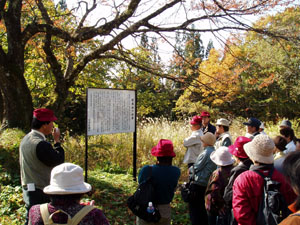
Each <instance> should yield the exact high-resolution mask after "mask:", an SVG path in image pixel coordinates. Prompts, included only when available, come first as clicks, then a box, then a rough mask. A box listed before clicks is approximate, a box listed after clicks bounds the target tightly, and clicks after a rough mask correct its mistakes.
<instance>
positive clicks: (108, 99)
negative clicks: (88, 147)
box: [87, 88, 136, 136]
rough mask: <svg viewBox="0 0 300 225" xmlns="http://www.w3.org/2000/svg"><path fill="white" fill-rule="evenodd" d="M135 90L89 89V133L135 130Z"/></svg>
mask: <svg viewBox="0 0 300 225" xmlns="http://www.w3.org/2000/svg"><path fill="white" fill-rule="evenodd" d="M135 96H136V95H135V91H134V90H117V89H96V88H88V89H87V135H88V136H90V135H98V134H113V133H128V132H135V117H136V115H135V114H136V110H135V104H136V99H135V98H136V97H135Z"/></svg>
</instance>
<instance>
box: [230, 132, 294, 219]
mask: <svg viewBox="0 0 300 225" xmlns="http://www.w3.org/2000/svg"><path fill="white" fill-rule="evenodd" d="M274 148H275V144H274V142H273V140H272V139H271V138H270V137H268V136H267V135H257V136H255V138H254V139H253V140H252V141H251V142H249V143H247V144H245V145H244V149H245V152H246V154H247V155H248V156H249V158H250V159H251V160H252V161H253V163H254V165H252V166H251V167H250V170H249V171H246V172H244V173H242V174H240V175H239V176H238V177H237V178H236V180H235V181H234V184H233V198H232V199H233V200H232V207H233V214H234V217H235V219H236V221H237V222H238V224H240V225H248V224H249V225H255V224H256V217H257V212H258V208H259V204H260V202H261V200H262V193H263V185H264V180H263V178H262V177H261V176H260V175H259V174H257V173H256V172H254V171H253V170H256V171H257V170H258V171H260V172H261V173H263V174H264V175H266V176H267V175H268V173H269V171H270V170H271V169H272V168H274V166H273V162H274V158H273V150H274ZM272 180H274V181H278V182H280V183H281V186H280V192H281V193H282V195H283V196H284V198H285V201H286V203H287V204H291V203H292V202H293V201H294V200H295V198H296V195H295V193H294V192H293V190H292V188H291V186H290V185H289V183H288V182H287V181H286V180H285V178H284V176H283V175H282V174H281V173H279V172H278V171H277V170H276V169H274V171H273V174H272Z"/></svg>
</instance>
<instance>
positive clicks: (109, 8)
mask: <svg viewBox="0 0 300 225" xmlns="http://www.w3.org/2000/svg"><path fill="white" fill-rule="evenodd" d="M289 2H292V1H288V0H270V1H235V0H230V1H226V2H221V1H220V2H219V1H214V0H213V1H189V2H185V1H182V0H172V1H168V2H164V1H162V2H159V3H157V2H149V1H147V2H144V1H141V0H128V1H124V2H123V3H122V4H118V3H117V2H116V1H96V0H91V1H88V2H85V1H80V2H78V5H76V6H75V7H74V8H73V9H71V7H70V6H68V8H67V7H66V1H60V3H59V5H58V6H55V5H54V3H53V1H51V0H44V1H41V0H28V1H22V0H2V1H0V41H1V42H0V91H1V97H2V101H1V102H3V108H1V110H0V113H1V114H2V115H3V123H2V126H4V127H19V128H22V129H28V128H29V125H30V121H31V116H32V110H33V100H32V95H31V90H30V89H29V86H28V84H27V81H28V80H26V77H25V74H28V76H32V75H33V76H34V72H35V70H36V68H32V67H30V66H28V65H27V62H26V60H28V59H30V57H31V56H32V54H31V51H32V49H30V48H29V45H30V42H34V45H35V46H38V48H40V57H41V58H42V60H41V62H40V63H41V64H43V65H42V66H40V67H39V69H40V70H43V74H44V76H49V78H50V77H51V80H52V83H50V84H49V86H48V85H47V86H46V87H41V88H48V87H49V89H50V90H51V91H52V94H51V98H49V99H47V100H48V101H47V103H46V104H45V106H47V107H49V108H52V109H54V110H55V112H56V114H57V115H58V117H59V118H61V117H62V116H63V112H64V110H65V107H66V104H65V103H66V100H67V99H68V97H69V94H70V89H71V88H72V87H73V86H74V85H75V82H76V80H77V79H78V77H79V76H80V75H84V74H83V71H84V69H85V67H86V66H88V65H89V64H90V63H91V62H93V61H96V60H105V59H116V60H119V61H123V62H126V63H128V64H129V65H131V66H134V67H136V68H138V69H141V70H144V71H147V72H150V73H152V74H154V75H156V76H160V77H166V78H169V79H173V80H178V79H177V77H174V76H171V75H170V74H166V73H162V72H161V69H160V68H159V67H157V66H156V65H148V64H146V65H145V64H142V63H140V62H139V61H138V60H137V58H135V56H134V55H133V54H130V51H129V50H128V48H126V47H124V45H123V43H124V42H123V40H125V39H126V38H128V37H134V38H137V37H138V36H140V35H141V34H142V33H149V32H153V33H155V34H157V36H158V37H160V38H161V39H163V40H165V41H167V40H168V35H167V34H168V33H170V32H172V31H177V30H180V31H184V30H185V31H194V32H200V33H202V32H217V31H220V30H239V31H242V30H254V31H256V32H260V33H264V34H266V35H275V34H271V33H270V32H269V31H268V30H265V29H263V30H260V29H253V28H252V27H250V26H249V25H248V24H246V23H244V20H243V19H241V17H242V16H243V15H249V14H258V13H260V12H267V10H268V9H272V8H274V7H275V6H280V5H281V4H283V3H289ZM152 3H153V4H152ZM154 3H155V4H154ZM69 7H70V8H69ZM76 10H77V12H79V11H81V12H82V13H81V14H79V13H77V14H76V13H75V12H76ZM96 11H97V12H101V13H97V12H96ZM107 12H110V14H107ZM105 13H106V14H105ZM92 14H93V17H91V15H92ZM104 14H105V15H104ZM91 21H92V22H91ZM209 23H211V24H214V26H210V25H208V26H207V27H203V24H209ZM192 24H194V25H195V26H194V28H193V27H192ZM275 33H276V32H275ZM95 39H97V40H99V42H95V43H94V42H93V41H94V40H95ZM91 42H93V44H92V45H90V43H91ZM33 55H34V54H33ZM27 56H29V58H26V57H27ZM44 64H46V65H44ZM157 68H159V69H158V70H157ZM27 69H32V73H30V74H29V73H28V71H27ZM39 74H40V73H39ZM36 79H37V78H36ZM179 81H181V82H184V80H183V81H182V80H179ZM42 92H43V91H42ZM38 105H42V104H38Z"/></svg>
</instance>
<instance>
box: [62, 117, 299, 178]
mask: <svg viewBox="0 0 300 225" xmlns="http://www.w3.org/2000/svg"><path fill="white" fill-rule="evenodd" d="M244 121H245V120H244V119H240V118H236V119H235V120H234V121H233V122H232V124H231V126H230V130H229V131H230V133H231V135H232V137H233V140H235V139H236V138H237V137H238V136H241V135H244V134H245V132H246V129H245V126H244V125H243V122H244ZM292 122H293V124H296V121H292ZM265 127H266V128H265V132H266V133H267V134H268V135H269V136H270V137H275V136H276V135H279V130H278V124H273V123H269V122H267V123H265ZM294 129H295V127H294ZM295 130H296V135H298V134H299V132H298V130H299V129H298V128H296V129H295ZM190 133H191V130H190V126H189V123H188V121H179V122H173V121H172V122H171V121H168V120H167V119H164V118H162V119H147V120H144V121H143V122H140V123H139V125H138V129H137V168H141V167H142V166H143V165H147V164H154V163H155V157H153V156H151V154H150V152H151V148H152V147H153V146H155V145H156V144H157V143H158V141H159V139H162V138H164V139H170V140H172V142H173V144H174V148H175V152H176V157H175V158H174V161H173V164H174V165H176V166H178V167H180V168H181V169H182V172H183V175H185V174H186V173H185V170H186V166H185V165H184V164H183V163H182V160H183V156H184V154H185V151H186V149H185V148H184V147H183V140H184V138H186V137H187V136H189V135H190ZM132 141H133V134H132V133H121V134H110V135H98V136H91V137H89V141H88V142H89V150H88V152H89V154H88V157H89V169H93V168H96V167H101V168H103V167H107V168H112V167H118V168H121V169H123V170H126V171H129V172H132V155H133V153H132V152H133V150H132ZM64 148H65V150H66V157H67V161H70V162H74V163H77V164H79V165H81V166H84V159H85V137H84V136H76V137H69V136H66V138H65V142H64ZM183 177H185V176H183ZM183 179H184V178H183Z"/></svg>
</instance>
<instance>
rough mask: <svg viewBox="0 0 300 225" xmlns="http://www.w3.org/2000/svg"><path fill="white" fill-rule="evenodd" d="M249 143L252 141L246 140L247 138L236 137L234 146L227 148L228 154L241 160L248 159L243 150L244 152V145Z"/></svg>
mask: <svg viewBox="0 0 300 225" xmlns="http://www.w3.org/2000/svg"><path fill="white" fill-rule="evenodd" d="M250 141H252V140H251V139H250V138H247V137H244V136H239V137H237V139H236V140H235V142H234V144H233V145H230V146H229V147H228V149H229V152H230V153H231V154H232V155H235V156H236V157H238V158H242V159H246V158H249V157H248V155H247V154H246V152H245V150H244V144H246V143H248V142H250Z"/></svg>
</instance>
